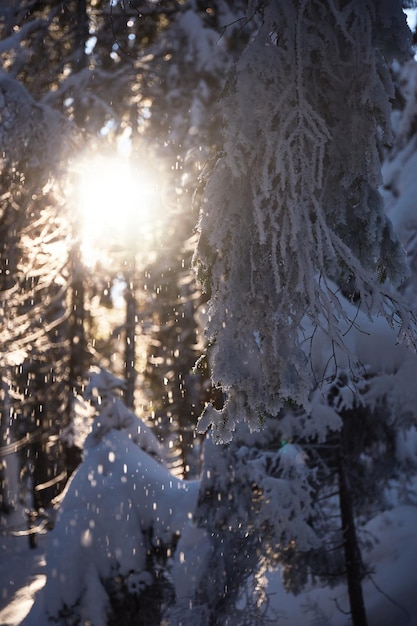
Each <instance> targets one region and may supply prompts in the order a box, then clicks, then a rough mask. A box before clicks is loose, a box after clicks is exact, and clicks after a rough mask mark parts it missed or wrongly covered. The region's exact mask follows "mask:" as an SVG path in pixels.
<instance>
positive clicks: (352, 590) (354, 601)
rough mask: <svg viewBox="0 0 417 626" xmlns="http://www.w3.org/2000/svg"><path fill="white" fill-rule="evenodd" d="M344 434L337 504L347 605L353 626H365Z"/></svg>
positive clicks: (360, 568)
mask: <svg viewBox="0 0 417 626" xmlns="http://www.w3.org/2000/svg"><path fill="white" fill-rule="evenodd" d="M345 452H346V445H345V433H344V431H342V435H341V452H340V457H339V468H338V473H339V504H340V515H341V521H342V531H343V539H344V553H345V565H346V575H347V585H348V594H349V604H350V611H351V616H352V624H353V626H367V617H366V611H365V603H364V599H363V590H362V577H363V573H364V570H363V563H362V558H361V552H360V548H359V544H358V539H357V535H356V526H355V517H354V511H353V502H352V492H351V488H350V485H349V479H348V475H347V471H346V463H345Z"/></svg>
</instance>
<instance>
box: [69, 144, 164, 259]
mask: <svg viewBox="0 0 417 626" xmlns="http://www.w3.org/2000/svg"><path fill="white" fill-rule="evenodd" d="M77 203H78V210H79V216H80V218H79V219H80V224H79V236H80V242H81V250H82V254H83V259H84V261H85V262H86V263H88V264H94V262H96V261H97V260H99V259H100V258H102V257H103V255H105V256H107V255H108V254H109V252H111V250H112V249H113V248H118V249H120V248H126V249H128V248H131V247H132V246H134V245H135V244H136V243H137V242H138V241H139V240H140V247H141V248H142V245H143V243H144V242H145V241H148V242H149V240H150V239H152V237H153V236H154V231H155V229H156V226H157V221H158V216H159V213H160V211H159V208H160V184H159V181H158V177H157V174H156V172H155V171H153V170H152V169H151V168H150V167H149V166H148V165H147V164H138V163H132V160H131V159H128V158H125V157H123V156H120V155H117V154H116V156H115V157H109V156H93V157H90V158H84V159H83V161H82V162H81V163H80V165H79V168H78V184H77Z"/></svg>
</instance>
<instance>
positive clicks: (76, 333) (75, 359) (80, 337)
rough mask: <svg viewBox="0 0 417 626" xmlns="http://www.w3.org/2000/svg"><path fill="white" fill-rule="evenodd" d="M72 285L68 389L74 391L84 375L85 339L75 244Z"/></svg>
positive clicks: (83, 305) (82, 285)
mask: <svg viewBox="0 0 417 626" xmlns="http://www.w3.org/2000/svg"><path fill="white" fill-rule="evenodd" d="M71 257H72V258H71V267H72V285H71V290H72V294H71V298H72V301H71V317H70V351H71V352H70V363H69V369H70V371H69V381H70V390H71V392H74V391H75V390H76V389H77V386H78V383H79V381H80V380H81V378H82V376H83V375H84V369H85V355H86V341H85V328H84V325H85V290H84V280H83V268H82V266H81V261H80V248H79V245H78V244H75V245H74V247H73V249H72V251H71Z"/></svg>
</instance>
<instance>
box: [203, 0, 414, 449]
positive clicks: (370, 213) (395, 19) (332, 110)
mask: <svg viewBox="0 0 417 626" xmlns="http://www.w3.org/2000/svg"><path fill="white" fill-rule="evenodd" d="M256 9H259V10H260V11H261V12H262V16H263V23H262V25H261V27H260V28H259V30H258V32H257V34H256V36H255V37H254V38H253V40H252V42H251V43H250V44H249V45H248V47H247V48H246V50H245V51H244V53H243V54H242V56H241V58H240V59H239V61H238V63H237V65H236V68H235V71H234V74H233V75H232V77H231V78H230V80H229V85H228V87H227V89H226V93H225V96H224V102H223V105H224V109H223V111H224V115H225V118H226V128H225V133H224V152H223V155H222V157H221V158H220V159H219V161H218V162H217V164H216V166H215V168H214V170H213V172H212V173H211V176H210V179H209V182H208V184H207V187H206V192H205V197H204V199H203V203H202V209H201V217H200V222H199V230H200V240H199V245H198V248H197V251H196V256H195V265H196V267H197V270H198V271H199V274H200V276H201V277H202V279H203V281H205V283H206V285H207V286H208V288H209V289H210V292H211V299H210V302H209V309H208V320H209V321H208V325H207V337H208V340H209V342H210V344H211V348H210V353H211V359H212V362H211V365H212V377H213V382H214V384H215V385H217V386H219V387H221V388H222V389H223V391H224V393H225V397H226V402H225V405H224V408H223V409H222V410H221V411H217V410H216V409H214V408H213V407H212V406H211V405H209V406H208V407H207V409H206V411H205V413H204V414H203V416H202V418H201V421H200V429H201V430H206V428H207V427H208V426H209V425H210V424H212V425H213V427H214V430H215V433H216V436H217V437H218V439H220V440H223V441H227V440H230V438H231V433H232V431H233V430H234V428H235V425H236V423H237V422H238V421H240V420H241V419H246V420H247V421H248V422H249V424H250V426H251V428H252V429H257V428H259V427H260V426H261V425H262V422H263V421H264V419H265V418H266V417H268V416H276V415H277V414H278V413H279V411H280V410H281V408H282V407H283V406H284V405H285V404H286V403H288V401H290V402H291V403H295V404H296V405H299V406H302V407H304V408H306V409H309V395H310V392H311V390H312V388H313V386H314V384H315V382H316V381H315V380H314V376H313V374H312V364H311V358H310V355H309V351H308V350H306V349H305V345H306V344H308V342H309V340H311V338H312V336H314V333H315V331H316V329H317V328H319V329H321V331H322V332H323V333H324V336H325V337H326V340H327V343H328V344H329V345H331V346H335V347H337V349H338V351H339V352H341V353H342V354H345V355H346V358H347V359H348V360H353V359H354V357H351V356H350V355H349V350H348V347H347V345H346V341H345V337H344V334H343V333H344V332H345V330H346V327H347V328H349V327H351V326H352V325H353V323H354V320H353V319H352V318H350V317H349V313H347V312H346V310H345V309H344V306H343V304H342V301H341V295H340V294H341V292H340V290H341V289H342V290H343V291H344V293H347V294H349V295H350V296H351V297H355V299H357V300H358V301H359V302H360V305H361V307H362V308H363V310H364V311H365V312H366V313H367V314H368V315H382V316H384V317H385V318H386V319H387V320H388V322H389V324H390V325H393V324H394V325H395V324H398V329H397V330H398V334H399V335H400V336H401V337H407V338H408V340H410V341H412V340H413V326H412V320H411V316H410V314H409V312H408V310H407V308H406V307H405V306H403V305H402V304H401V301H400V299H399V297H398V295H397V292H396V288H397V287H398V286H399V285H401V283H402V282H403V281H404V280H405V278H406V276H407V272H408V269H407V265H406V261H405V256H404V253H403V249H402V247H401V245H400V243H399V242H398V240H397V238H396V236H395V235H394V232H393V229H392V226H391V223H390V222H389V220H388V219H387V218H386V216H385V213H384V208H383V200H382V197H381V195H380V193H379V187H380V185H381V158H382V150H383V148H384V146H386V145H387V144H389V143H390V142H391V139H392V137H391V126H390V112H391V109H390V104H389V98H390V97H391V96H392V95H393V86H392V83H391V79H390V75H389V72H388V69H387V67H386V64H385V60H386V59H389V60H390V59H391V57H392V55H393V54H397V55H402V56H403V55H404V54H406V52H407V46H408V43H409V41H410V39H409V31H408V28H407V26H406V21H405V16H404V14H403V13H402V9H401V2H399V1H397V2H391V3H379V2H376V0H364V1H362V0H361V1H352V2H349V3H345V2H340V1H335V0H327V1H324V2H323V1H320V2H318V1H314V0H311V1H309V2H306V1H299V2H296V1H292V2H287V1H282V0H281V1H279V0H278V1H277V2H268V3H262V6H261V5H259V7H258V4H257V3H254V4H253V6H252V8H251V9H250V10H251V11H253V12H254V11H255V10H256ZM384 42H385V43H384ZM384 55H385V57H386V59H385V58H384ZM262 93H267V94H268V99H267V100H265V98H260V97H259V94H262ZM341 321H342V322H343V324H342V325H341ZM341 327H342V328H343V331H342V330H341ZM336 369H337V363H336V362H335V363H334V370H336Z"/></svg>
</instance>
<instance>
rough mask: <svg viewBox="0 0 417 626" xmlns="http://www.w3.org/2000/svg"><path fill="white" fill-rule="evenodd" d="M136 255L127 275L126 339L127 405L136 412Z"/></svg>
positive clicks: (131, 259) (130, 263)
mask: <svg viewBox="0 0 417 626" xmlns="http://www.w3.org/2000/svg"><path fill="white" fill-rule="evenodd" d="M134 280H135V254H134V252H132V253H131V258H130V260H129V267H128V273H127V286H126V292H125V298H126V338H125V379H126V389H125V398H124V399H125V404H126V406H127V407H129V409H132V410H133V411H134V410H135V384H136V344H135V337H136V298H135V284H134Z"/></svg>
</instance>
